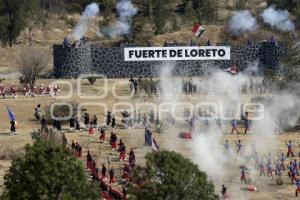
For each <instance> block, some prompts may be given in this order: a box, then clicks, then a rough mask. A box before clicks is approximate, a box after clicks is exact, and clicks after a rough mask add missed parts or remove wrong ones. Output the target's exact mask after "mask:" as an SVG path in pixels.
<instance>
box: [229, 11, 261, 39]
mask: <svg viewBox="0 0 300 200" xmlns="http://www.w3.org/2000/svg"><path fill="white" fill-rule="evenodd" d="M228 25H229V31H230V33H231V34H232V35H233V36H240V35H242V34H243V33H245V32H248V31H254V30H256V29H257V27H258V26H257V22H256V19H255V17H253V16H252V14H251V13H250V11H248V10H242V11H238V12H236V13H235V14H234V15H233V16H232V17H231V19H230V20H229V24H228Z"/></svg>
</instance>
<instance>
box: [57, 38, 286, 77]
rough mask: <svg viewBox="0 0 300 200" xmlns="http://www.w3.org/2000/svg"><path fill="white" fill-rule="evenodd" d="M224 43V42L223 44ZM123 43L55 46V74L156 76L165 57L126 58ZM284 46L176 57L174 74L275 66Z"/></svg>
mask: <svg viewBox="0 0 300 200" xmlns="http://www.w3.org/2000/svg"><path fill="white" fill-rule="evenodd" d="M223 45H224V44H223ZM124 48H125V46H122V47H111V48H104V47H101V46H100V45H98V44H82V45H80V46H79V47H77V48H75V47H64V46H63V45H54V46H53V58H54V75H55V77H57V78H76V77H78V76H80V75H82V74H90V73H97V74H101V75H104V76H106V77H108V78H128V77H130V76H133V77H139V76H143V77H156V76H158V75H159V72H160V71H161V69H162V68H163V67H164V63H165V62H166V61H138V62H125V61H124V55H123V49H124ZM283 51H284V47H283V45H282V44H278V43H275V42H260V43H257V44H252V45H235V46H234V45H231V60H230V61H229V60H228V61H200V60H199V61H176V62H174V61H173V62H174V71H173V74H174V75H178V76H179V75H180V76H197V75H201V74H202V73H203V71H204V69H207V67H218V68H221V69H226V68H228V67H230V65H232V64H236V66H237V67H239V68H240V69H241V70H243V69H244V68H246V67H247V65H248V64H249V63H252V62H255V61H258V64H259V69H260V70H261V71H264V70H265V69H276V67H278V64H279V59H280V57H281V56H282V55H283Z"/></svg>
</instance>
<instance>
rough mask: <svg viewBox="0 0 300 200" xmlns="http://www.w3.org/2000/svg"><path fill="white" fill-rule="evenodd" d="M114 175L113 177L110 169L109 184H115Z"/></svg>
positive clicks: (112, 170) (113, 171) (113, 172)
mask: <svg viewBox="0 0 300 200" xmlns="http://www.w3.org/2000/svg"><path fill="white" fill-rule="evenodd" d="M114 175H115V170H114V169H113V168H111V169H110V170H109V184H112V183H115V179H114Z"/></svg>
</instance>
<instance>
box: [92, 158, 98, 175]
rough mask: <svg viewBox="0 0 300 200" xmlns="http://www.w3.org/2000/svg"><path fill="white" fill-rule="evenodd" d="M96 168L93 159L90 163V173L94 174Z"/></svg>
mask: <svg viewBox="0 0 300 200" xmlns="http://www.w3.org/2000/svg"><path fill="white" fill-rule="evenodd" d="M96 168H97V165H96V162H95V161H94V160H93V161H92V164H91V174H95V171H96Z"/></svg>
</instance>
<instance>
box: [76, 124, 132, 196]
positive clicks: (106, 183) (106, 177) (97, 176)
mask: <svg viewBox="0 0 300 200" xmlns="http://www.w3.org/2000/svg"><path fill="white" fill-rule="evenodd" d="M100 141H101V142H103V141H105V130H104V129H103V128H101V129H100ZM109 144H110V146H111V148H112V151H118V152H119V160H120V162H124V161H126V160H127V157H128V163H124V165H123V169H122V175H121V178H120V183H125V184H126V183H128V182H129V181H130V177H131V175H132V170H133V168H134V167H135V163H136V157H135V152H134V150H133V149H132V148H131V149H130V152H129V153H127V152H126V146H125V144H124V143H123V141H122V139H119V142H118V137H117V135H116V133H114V132H111V136H110V140H109ZM71 146H72V149H73V151H74V155H75V156H76V157H77V158H78V159H81V154H82V148H81V146H80V145H79V144H78V143H77V142H76V143H75V142H74V141H72V145H71ZM107 163H108V166H109V167H110V169H109V171H108V170H107V168H106V165H105V163H103V164H102V168H101V171H100V168H99V167H98V166H97V161H96V159H95V158H94V156H93V155H92V152H91V151H90V150H88V151H87V155H86V169H87V170H88V172H89V174H90V176H91V180H92V182H98V183H99V186H100V187H101V189H102V196H103V197H105V198H107V199H113V198H116V199H121V198H122V199H127V194H126V190H125V188H123V190H122V192H121V191H119V190H117V189H115V188H113V187H112V185H114V184H116V183H117V181H116V178H115V170H114V168H113V167H112V166H111V160H110V157H108V159H107Z"/></svg>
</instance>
